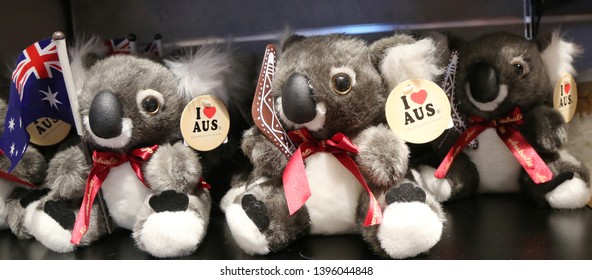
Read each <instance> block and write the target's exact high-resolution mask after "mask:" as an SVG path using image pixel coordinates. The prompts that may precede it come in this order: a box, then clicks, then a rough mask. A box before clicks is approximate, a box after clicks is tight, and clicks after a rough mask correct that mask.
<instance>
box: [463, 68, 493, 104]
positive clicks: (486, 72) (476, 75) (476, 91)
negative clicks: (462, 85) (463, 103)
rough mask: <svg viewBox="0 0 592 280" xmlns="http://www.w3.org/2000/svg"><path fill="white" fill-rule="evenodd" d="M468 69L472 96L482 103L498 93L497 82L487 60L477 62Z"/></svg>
mask: <svg viewBox="0 0 592 280" xmlns="http://www.w3.org/2000/svg"><path fill="white" fill-rule="evenodd" d="M469 71H470V73H469V77H468V78H469V86H470V90H471V95H472V96H473V98H474V99H475V100H476V101H478V102H482V103H486V102H490V101H493V100H495V98H496V97H497V95H498V93H499V84H498V79H497V74H496V73H495V70H494V69H493V67H492V66H491V65H490V64H489V63H487V62H479V63H477V64H475V65H473V67H471V68H470V69H469Z"/></svg>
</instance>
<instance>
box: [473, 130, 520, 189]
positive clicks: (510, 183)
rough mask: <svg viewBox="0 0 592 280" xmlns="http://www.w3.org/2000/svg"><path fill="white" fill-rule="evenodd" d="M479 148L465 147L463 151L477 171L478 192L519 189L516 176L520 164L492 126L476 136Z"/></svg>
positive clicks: (518, 173) (518, 172)
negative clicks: (478, 179)
mask: <svg viewBox="0 0 592 280" xmlns="http://www.w3.org/2000/svg"><path fill="white" fill-rule="evenodd" d="M477 141H479V148H478V149H476V150H473V149H471V148H469V147H467V148H465V152H466V153H467V155H469V157H470V158H471V160H472V161H473V163H475V165H476V166H477V170H478V171H479V178H480V181H479V191H480V192H512V191H517V190H518V189H519V186H518V177H519V175H520V171H521V170H522V166H521V165H520V163H519V162H518V160H517V159H516V158H515V157H514V156H513V155H512V152H510V150H509V149H508V147H507V146H506V144H504V142H503V141H502V140H501V139H500V138H499V136H498V135H497V133H496V131H495V129H494V128H488V129H486V130H485V131H483V132H482V133H481V134H479V136H477Z"/></svg>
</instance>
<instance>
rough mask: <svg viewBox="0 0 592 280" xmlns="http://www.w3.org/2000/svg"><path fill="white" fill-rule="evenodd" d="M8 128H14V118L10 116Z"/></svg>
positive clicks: (11, 129)
mask: <svg viewBox="0 0 592 280" xmlns="http://www.w3.org/2000/svg"><path fill="white" fill-rule="evenodd" d="M8 129H10V131H13V130H14V118H10V120H9V121H8Z"/></svg>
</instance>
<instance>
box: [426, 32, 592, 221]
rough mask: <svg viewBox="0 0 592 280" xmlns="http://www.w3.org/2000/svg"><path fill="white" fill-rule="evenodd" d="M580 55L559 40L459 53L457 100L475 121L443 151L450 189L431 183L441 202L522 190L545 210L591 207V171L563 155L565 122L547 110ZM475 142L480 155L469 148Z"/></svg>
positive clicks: (479, 44)
mask: <svg viewBox="0 0 592 280" xmlns="http://www.w3.org/2000/svg"><path fill="white" fill-rule="evenodd" d="M575 50H576V48H574V46H573V44H572V43H570V42H567V41H565V40H564V39H562V38H561V37H560V36H559V35H558V34H557V33H555V34H553V36H548V37H544V38H541V39H540V40H538V41H528V40H526V39H524V38H522V37H520V36H517V35H513V34H509V33H494V34H487V35H484V36H482V37H479V38H477V39H475V40H472V41H469V42H467V43H466V44H464V45H463V46H461V47H460V48H459V53H460V60H459V61H460V62H459V65H458V71H457V74H456V87H455V93H454V94H455V97H456V98H457V99H458V100H459V102H460V104H459V105H458V109H459V111H461V112H462V113H464V114H466V116H468V117H469V119H470V122H469V124H468V127H469V128H468V129H467V131H465V132H464V133H463V134H462V135H461V136H460V137H459V138H458V139H459V140H457V142H456V143H455V145H454V146H453V147H452V148H450V150H449V149H445V151H449V153H448V154H447V156H446V157H445V158H444V161H443V162H442V164H441V165H440V167H439V168H438V170H437V171H436V175H437V176H436V177H441V178H444V179H445V182H442V181H439V182H438V181H434V180H433V177H432V179H431V180H432V182H438V184H428V188H430V189H431V190H432V193H433V194H434V195H435V196H436V197H437V198H438V200H439V201H445V200H449V199H455V198H459V197H464V196H469V195H471V194H474V193H475V192H477V191H479V192H511V191H519V190H521V191H522V193H523V194H525V196H526V197H527V198H528V199H529V200H530V201H532V202H534V203H535V204H537V205H540V206H545V207H552V208H557V209H571V208H580V207H583V206H584V205H586V202H587V201H588V200H589V198H590V187H589V183H590V178H589V176H590V175H589V171H588V169H587V168H586V167H585V166H583V165H582V163H581V162H580V161H579V160H577V159H576V158H575V157H574V156H572V155H571V154H569V153H568V152H567V151H566V150H565V147H564V146H565V144H566V142H567V131H566V125H565V122H564V120H563V118H562V117H561V115H560V114H559V113H558V112H557V111H556V110H555V109H553V108H551V107H550V106H548V105H547V104H546V103H547V102H548V100H549V96H551V95H552V94H551V93H552V91H553V88H554V84H555V82H556V81H557V80H558V79H559V77H560V76H561V75H562V74H564V73H573V67H572V65H571V63H572V60H573V56H574V54H575V52H574V51H575ZM475 137H476V138H475ZM472 138H475V139H476V140H477V142H476V144H477V146H476V148H471V147H465V144H466V143H467V142H468V141H470V139H472ZM463 142H464V143H463ZM461 151H463V152H461ZM455 156H457V157H456V158H454V157H455ZM450 163H451V164H450ZM447 167H450V170H449V172H448V173H446V172H447V171H448V170H447ZM422 174H423V175H425V174H427V173H422ZM467 182H476V183H467Z"/></svg>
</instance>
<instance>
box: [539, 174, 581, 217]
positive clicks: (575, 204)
mask: <svg viewBox="0 0 592 280" xmlns="http://www.w3.org/2000/svg"><path fill="white" fill-rule="evenodd" d="M545 199H546V200H547V202H549V205H551V207H553V208H556V209H576V208H582V207H584V206H585V205H586V203H588V201H589V200H590V189H589V188H588V184H586V182H584V180H582V179H580V178H577V177H574V178H571V179H569V180H567V181H564V182H563V183H561V184H560V185H559V186H557V187H556V188H555V189H554V190H552V191H551V192H549V193H547V194H546V195H545Z"/></svg>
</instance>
